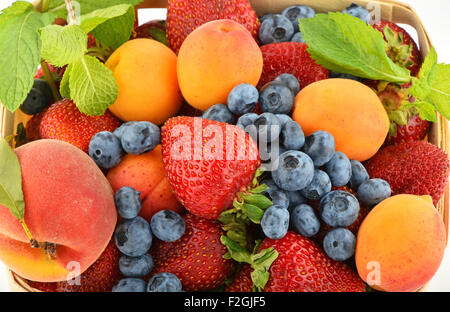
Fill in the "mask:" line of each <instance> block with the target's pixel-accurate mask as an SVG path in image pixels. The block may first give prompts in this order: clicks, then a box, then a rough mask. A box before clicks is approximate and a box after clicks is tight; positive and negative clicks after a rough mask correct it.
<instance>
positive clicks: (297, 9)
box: [281, 5, 316, 32]
mask: <svg viewBox="0 0 450 312" xmlns="http://www.w3.org/2000/svg"><path fill="white" fill-rule="evenodd" d="M281 14H282V15H283V16H286V17H287V18H288V19H289V21H291V23H292V26H293V27H294V32H297V31H299V27H298V19H299V18H310V17H314V16H315V15H316V12H315V11H314V9H313V8H310V7H308V6H306V5H293V6H290V7H288V8H286V9H284V11H283V12H282V13H281Z"/></svg>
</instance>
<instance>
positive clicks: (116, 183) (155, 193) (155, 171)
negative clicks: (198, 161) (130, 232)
mask: <svg viewBox="0 0 450 312" xmlns="http://www.w3.org/2000/svg"><path fill="white" fill-rule="evenodd" d="M107 179H108V180H109V182H110V183H111V186H112V188H113V190H114V192H117V190H118V189H120V188H121V187H124V186H130V187H132V188H134V189H135V190H137V191H139V192H141V200H142V209H141V212H140V214H139V215H140V216H141V217H143V218H144V219H146V220H147V221H150V220H151V218H152V216H153V215H154V214H155V213H157V212H158V211H160V210H165V209H167V210H172V211H175V212H178V213H181V212H182V211H183V210H184V208H183V207H182V206H181V204H180V203H179V202H178V200H177V199H176V197H175V195H174V194H173V192H172V189H171V188H170V185H169V182H168V181H167V179H166V177H165V176H164V167H163V163H162V152H161V145H158V146H157V147H156V148H155V149H154V150H153V151H151V152H148V153H145V154H141V155H131V154H128V155H126V156H125V157H124V158H123V159H122V161H121V162H120V164H119V165H117V166H116V167H114V168H113V169H111V170H110V171H109V172H108V175H107Z"/></svg>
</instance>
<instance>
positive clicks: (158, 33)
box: [149, 27, 169, 45]
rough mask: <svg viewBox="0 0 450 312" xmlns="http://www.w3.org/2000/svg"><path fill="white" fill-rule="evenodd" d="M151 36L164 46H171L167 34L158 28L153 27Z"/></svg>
mask: <svg viewBox="0 0 450 312" xmlns="http://www.w3.org/2000/svg"><path fill="white" fill-rule="evenodd" d="M149 33H150V36H152V38H153V39H155V40H156V41H159V42H161V43H162V44H164V45H169V42H168V41H167V36H166V32H165V31H164V30H162V29H159V28H157V27H151V28H150V30H149Z"/></svg>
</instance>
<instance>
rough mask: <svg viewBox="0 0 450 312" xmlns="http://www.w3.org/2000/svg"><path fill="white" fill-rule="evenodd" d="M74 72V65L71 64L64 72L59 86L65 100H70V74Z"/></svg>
mask: <svg viewBox="0 0 450 312" xmlns="http://www.w3.org/2000/svg"><path fill="white" fill-rule="evenodd" d="M71 71H72V65H71V64H69V65H68V66H67V67H66V70H65V71H64V75H63V77H62V79H61V83H60V85H59V93H60V94H61V96H62V97H63V98H66V99H70V98H71V97H70V83H69V82H70V72H71Z"/></svg>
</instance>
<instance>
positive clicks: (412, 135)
mask: <svg viewBox="0 0 450 312" xmlns="http://www.w3.org/2000/svg"><path fill="white" fill-rule="evenodd" d="M429 127H430V122H428V121H426V120H423V119H422V118H420V116H419V114H415V115H414V116H412V117H410V118H409V120H408V123H407V124H406V125H396V129H397V131H396V132H395V134H394V135H389V136H388V137H387V139H386V141H385V146H387V145H392V144H396V143H402V142H406V141H419V140H423V139H424V138H425V137H426V136H427V134H428V128H429Z"/></svg>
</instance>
